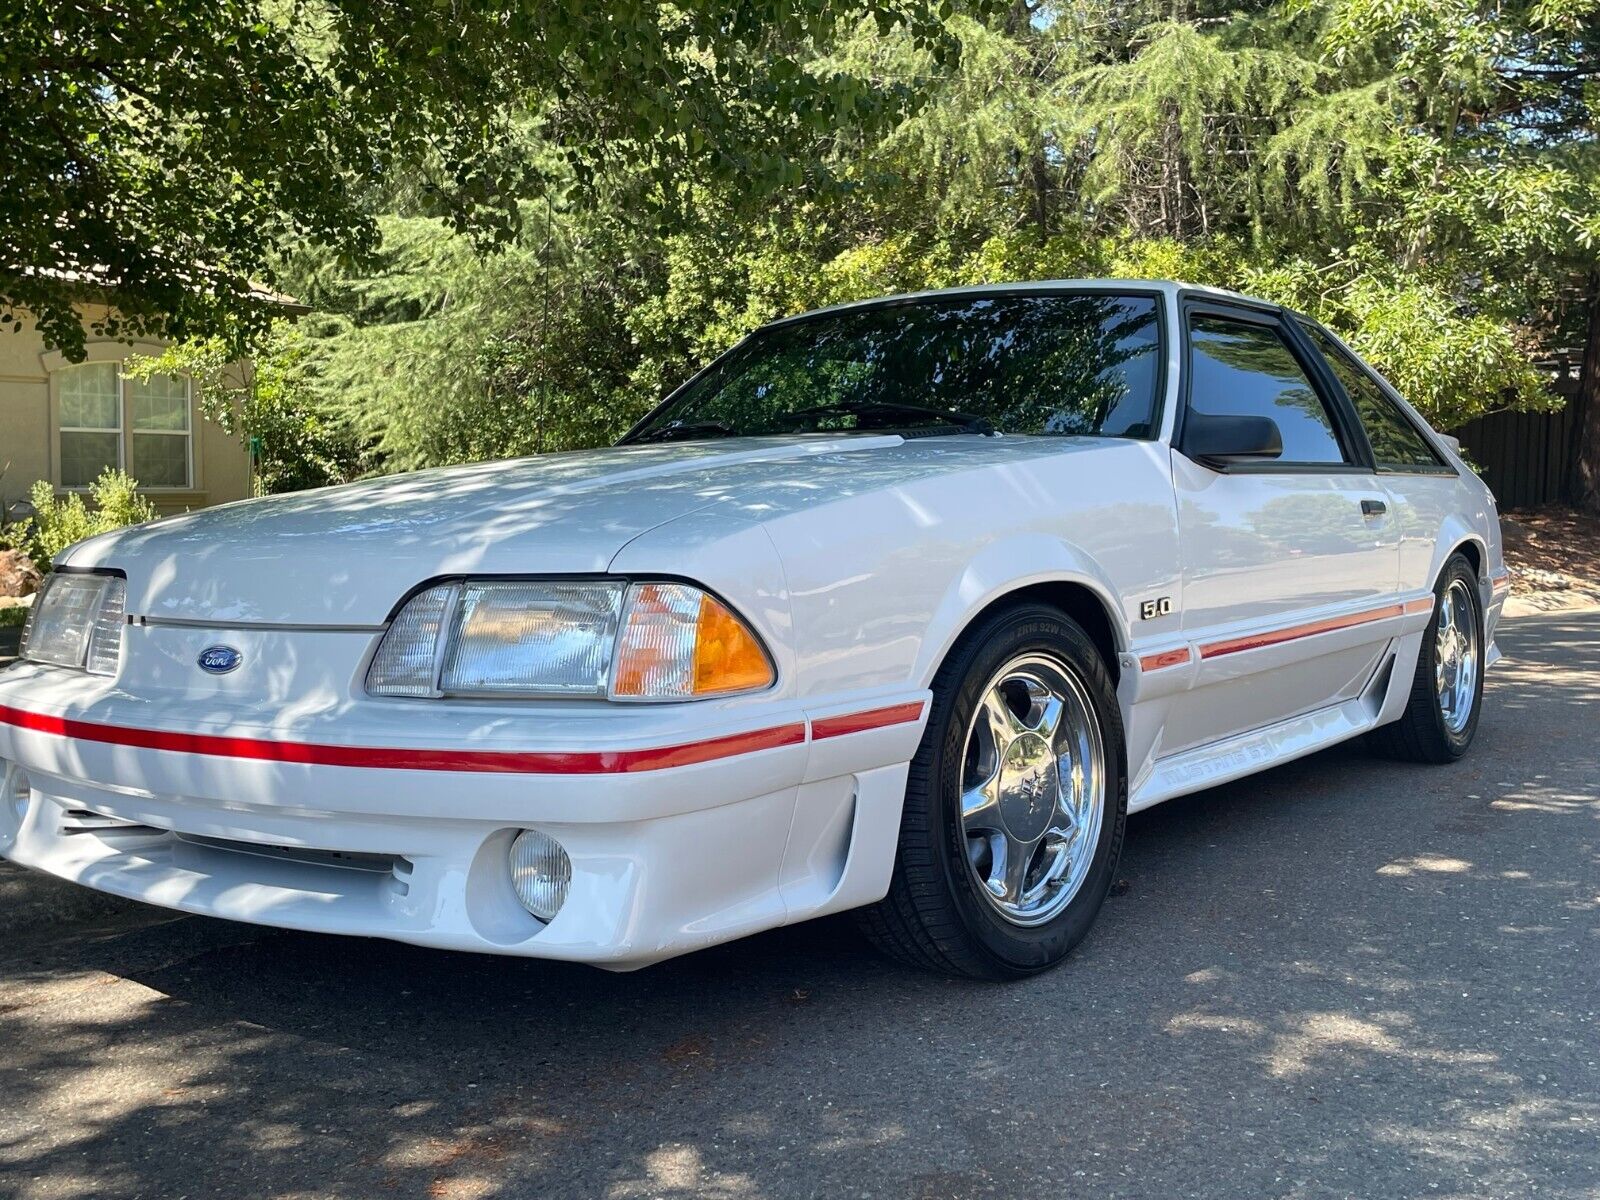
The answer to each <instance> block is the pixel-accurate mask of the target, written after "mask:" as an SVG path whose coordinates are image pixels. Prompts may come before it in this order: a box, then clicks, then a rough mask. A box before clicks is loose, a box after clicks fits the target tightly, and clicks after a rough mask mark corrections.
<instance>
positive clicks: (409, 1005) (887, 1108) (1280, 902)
mask: <svg viewBox="0 0 1600 1200" xmlns="http://www.w3.org/2000/svg"><path fill="white" fill-rule="evenodd" d="M1503 643H1504V645H1505V648H1506V650H1507V652H1508V654H1510V655H1512V656H1513V659H1514V661H1508V662H1506V663H1505V664H1503V665H1502V666H1501V667H1499V668H1497V669H1496V671H1495V672H1494V673H1492V675H1491V680H1492V683H1491V686H1490V691H1489V696H1488V701H1487V709H1486V713H1485V717H1484V720H1483V724H1482V726H1481V728H1480V730H1479V740H1478V744H1477V746H1476V747H1475V749H1474V750H1473V752H1472V754H1471V755H1470V756H1469V757H1468V758H1467V760H1466V761H1465V762H1463V763H1461V764H1458V765H1456V766H1454V767H1450V768H1419V767H1402V766H1395V765H1393V764H1388V763H1383V762H1379V761H1375V760H1373V759H1370V758H1368V757H1366V756H1365V754H1364V753H1363V752H1362V751H1361V750H1360V749H1359V748H1341V749H1339V750H1336V751H1332V752H1329V753H1326V754H1322V755H1319V756H1317V757H1315V758H1312V759H1308V760H1305V761H1303V762H1301V763H1297V764H1293V765H1290V766H1288V767H1284V768H1281V769H1279V770H1276V771H1273V772H1271V773H1270V774H1268V775H1265V776H1261V777H1257V778H1256V779H1253V780H1248V781H1245V782H1243V783H1239V784H1233V785H1230V786H1228V787H1225V788H1219V789H1216V790H1214V791H1211V792H1207V793H1205V794H1203V795H1200V796H1195V797H1192V798H1189V799H1186V800H1179V801H1175V802H1173V803H1171V804H1168V805H1165V806H1163V807H1162V808H1159V809H1156V810H1154V811H1152V812H1150V813H1147V814H1144V815H1142V816H1139V817H1136V818H1134V819H1133V821H1132V828H1131V831H1130V836H1129V839H1128V847H1127V851H1126V856H1125V858H1124V860H1123V867H1122V871H1121V874H1122V876H1123V877H1124V880H1125V885H1119V889H1118V890H1119V892H1121V894H1120V895H1118V896H1116V897H1114V898H1113V899H1112V900H1110V901H1109V902H1108V904H1107V907H1106V910H1105V912H1104V914H1103V916H1102V918H1101V921H1100V923H1099V925H1098V927H1097V929H1096V931H1095V932H1094V933H1093V934H1092V935H1091V936H1090V938H1089V940H1088V941H1087V942H1086V943H1085V944H1084V945H1083V946H1082V947H1081V948H1080V950H1079V952H1078V953H1077V954H1076V956H1075V957H1074V958H1073V960H1072V961H1071V962H1070V963H1069V964H1068V965H1067V966H1066V968H1064V969H1062V970H1059V971H1056V972H1054V973H1052V974H1049V975H1047V976H1045V977H1042V978H1039V979H1034V980H1031V981H1028V982H1026V983H1022V984H1013V985H1010V986H982V985H975V984H971V983H957V982H950V981H947V980H944V979H939V978H935V977H931V976H926V975H921V974H917V973H914V972H910V971H907V970H903V969H901V968H899V967H896V966H893V965H890V964H887V963H885V962H882V961H880V960H879V959H877V958H876V957H875V956H874V955H873V954H872V952H871V951H869V950H868V949H866V948H865V947H864V946H863V945H862V944H861V943H860V942H859V941H858V940H857V938H856V936H855V934H854V932H853V930H852V927H851V926H850V924H849V923H848V922H847V921H829V922H822V923H817V924H813V925H809V926H800V927H797V928H794V929H790V930H784V931H780V932H777V933H774V934H770V935H766V936H763V937H759V938H755V939H751V940H749V941H746V942H742V943H738V944H735V945H732V946H727V947H723V948H720V949H717V950H713V951H709V952H706V953H702V954H699V955H695V956H691V957H689V958H686V959H680V960H678V961H676V962H672V963H668V964H664V965H662V966H659V967H656V968H653V969H651V970H648V971H645V972H642V973H639V974H635V975H625V976H617V975H607V974H603V973H601V972H598V971H592V970H589V969H585V968H577V967H567V966H562V965H554V964H541V963H535V962H523V961H517V960H511V959H491V958H477V957H471V956H461V955H452V954H445V953H438V952H430V951H423V950H416V949H409V948H406V947H403V946H399V945H389V944H386V943H380V942H363V941H351V940H340V939H334V938H327V937H316V936H310V935H300V934H288V933H277V932H272V931H266V930H258V929H252V928H248V927H245V926H238V925H229V924H225V923H222V922H218V921H209V920H203V919H197V918H183V919H171V918H169V917H165V916H162V915H160V914H154V913H152V912H150V911H149V910H144V909H139V908H135V907H132V906H127V905H123V904H121V903H120V902H107V904H106V905H104V906H102V907H101V908H100V909H99V910H90V911H89V912H87V913H85V914H82V915H80V916H79V917H78V918H76V919H75V920H74V921H73V922H71V923H67V924H58V925H55V926H52V927H49V928H43V927H41V926H40V924H39V921H38V918H37V911H36V910H33V909H30V908H29V907H28V905H27V904H26V903H25V902H24V901H25V898H22V899H19V898H18V897H19V896H20V895H21V893H19V892H17V891H16V889H17V888H18V887H20V886H21V885H20V884H18V883H17V880H16V879H15V877H14V876H13V877H9V883H8V886H9V887H11V888H12V898H13V901H14V903H13V904H12V905H11V906H10V907H9V908H8V909H7V910H6V911H7V912H9V913H10V916H9V917H6V916H0V936H3V937H4V943H3V944H0V1196H6V1197H18V1198H19V1200H34V1198H37V1197H69V1196H70V1197H89V1196H93V1197H122V1196H152V1197H153V1196H161V1197H178V1196H224V1197H241V1198H243V1197H249V1198H251V1200H262V1198H265V1197H284V1198H294V1200H304V1198H310V1197H323V1196H363V1197H365V1196H376V1197H387V1196H402V1197H405V1196H418V1197H422V1196H429V1197H509V1196H540V1197H567V1196H574V1197H587V1196H597V1197H614V1198H617V1200H623V1198H629V1197H647V1196H672V1197H677V1196H710V1197H715V1198H718V1200H739V1198H743V1197H787V1196H805V1197H809V1196H817V1197H830V1198H833V1197H865V1196H872V1197H961V1196H987V1195H995V1196H1008V1197H1009V1196H1024V1195H1026V1196H1032V1197H1051V1198H1057V1197H1075V1196H1094V1197H1110V1196H1119V1197H1131V1196H1140V1197H1159V1198H1162V1200H1168V1198H1172V1197H1182V1196H1206V1197H1211V1196H1219V1197H1220V1196H1229V1197H1231V1196H1242V1197H1279V1196H1282V1197H1323V1196H1330V1197H1331V1196H1350V1197H1363V1198H1366V1197H1402V1196H1460V1197H1468V1196H1470V1197H1530V1196H1541V1197H1573V1198H1575V1197H1594V1196H1596V1195H1597V1194H1600V1028H1597V1022H1596V1009H1597V1007H1600V614H1597V613H1589V614H1584V615H1581V616H1580V615H1568V616H1557V617H1543V618H1535V619H1523V620H1521V621H1519V622H1518V623H1517V624H1516V626H1515V627H1514V628H1513V629H1510V630H1508V631H1507V632H1506V634H1505V636H1504V638H1503ZM52 886H54V885H52ZM30 913H33V914H34V915H32V916H30ZM86 922H89V923H86ZM93 922H98V923H93Z"/></svg>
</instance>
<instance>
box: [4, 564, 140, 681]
mask: <svg viewBox="0 0 1600 1200" xmlns="http://www.w3.org/2000/svg"><path fill="white" fill-rule="evenodd" d="M127 595H128V585H127V583H126V582H124V581H123V580H122V579H121V578H119V577H117V576H114V575H84V574H78V573H69V572H64V571H53V572H51V573H50V574H49V575H47V576H46V577H45V581H44V586H43V587H42V588H40V589H39V594H38V595H37V596H36V597H34V601H33V610H32V612H30V613H29V614H28V621H27V624H26V625H24V626H23V629H22V657H23V658H24V659H26V660H28V661H29V662H40V663H51V664H53V665H55V666H58V667H77V668H79V669H81V670H85V671H89V672H90V673H92V674H95V675H115V674H116V673H117V659H118V657H119V656H120V655H121V653H122V621H123V609H124V607H125V606H126V604H127Z"/></svg>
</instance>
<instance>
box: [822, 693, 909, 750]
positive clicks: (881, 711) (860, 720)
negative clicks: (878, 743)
mask: <svg viewBox="0 0 1600 1200" xmlns="http://www.w3.org/2000/svg"><path fill="white" fill-rule="evenodd" d="M921 718H922V701H921V700H914V701H912V702H911V703H910V704H891V705H890V706H889V707H888V708H870V709H868V710H867V711H866V712H858V713H846V714H845V715H844V716H842V717H823V718H822V719H821V720H819V721H813V722H811V736H812V737H813V738H814V739H816V740H818V741H820V740H821V739H822V738H833V737H843V736H845V734H848V733H865V732H866V731H867V730H869V729H884V728H886V727H888V726H890V725H908V724H910V723H911V722H912V721H917V720H920V719H921Z"/></svg>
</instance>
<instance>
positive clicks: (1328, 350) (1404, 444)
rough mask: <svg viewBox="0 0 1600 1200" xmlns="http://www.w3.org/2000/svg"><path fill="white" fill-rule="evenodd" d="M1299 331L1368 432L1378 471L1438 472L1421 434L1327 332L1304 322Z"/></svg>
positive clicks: (1436, 460) (1436, 461) (1439, 462)
mask: <svg viewBox="0 0 1600 1200" xmlns="http://www.w3.org/2000/svg"><path fill="white" fill-rule="evenodd" d="M1300 327H1301V329H1303V330H1305V333H1306V336H1307V337H1309V338H1310V339H1311V342H1312V344H1313V345H1315V346H1316V347H1317V349H1318V350H1319V351H1321V353H1322V357H1323V359H1324V360H1325V361H1326V362H1327V364H1328V369H1329V370H1330V371H1332V372H1333V374H1334V376H1335V377H1336V378H1337V379H1338V380H1339V383H1340V384H1341V385H1342V386H1343V388H1344V390H1345V394H1346V395H1347V396H1349V397H1350V403H1351V404H1352V405H1353V406H1354V408H1355V410H1356V415H1357V416H1358V417H1359V418H1360V419H1361V427H1362V428H1363V429H1365V430H1366V431H1367V441H1369V442H1371V443H1372V457H1373V460H1374V461H1375V462H1376V463H1377V466H1378V469H1379V470H1380V471H1414V470H1419V469H1420V470H1437V469H1439V468H1441V467H1444V466H1445V463H1444V460H1443V459H1441V458H1440V457H1439V456H1438V454H1436V453H1435V452H1434V449H1433V446H1432V445H1431V444H1429V442H1428V439H1427V438H1426V437H1424V436H1423V434H1422V431H1421V430H1419V429H1418V428H1417V427H1416V426H1415V425H1413V424H1412V423H1411V419H1410V418H1409V417H1407V416H1406V414H1405V413H1404V412H1402V411H1401V409H1400V406H1399V405H1397V404H1396V403H1395V402H1394V401H1393V400H1391V399H1390V398H1389V397H1388V396H1387V395H1385V394H1384V391H1383V389H1382V388H1381V387H1379V386H1378V382H1377V380H1375V379H1373V377H1372V376H1371V375H1370V374H1369V373H1368V372H1367V368H1366V367H1365V366H1363V365H1362V364H1361V363H1360V362H1359V361H1358V360H1357V359H1356V358H1355V357H1354V356H1353V355H1351V354H1350V352H1349V351H1347V350H1346V349H1345V348H1344V347H1343V346H1341V345H1339V343H1338V342H1336V341H1335V340H1334V339H1333V337H1332V336H1331V335H1330V334H1329V333H1328V331H1327V330H1325V329H1323V328H1321V327H1320V326H1317V325H1310V324H1307V323H1305V322H1301V325H1300Z"/></svg>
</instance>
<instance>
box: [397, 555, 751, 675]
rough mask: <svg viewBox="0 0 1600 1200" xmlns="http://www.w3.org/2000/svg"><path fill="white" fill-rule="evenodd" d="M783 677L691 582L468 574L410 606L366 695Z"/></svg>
mask: <svg viewBox="0 0 1600 1200" xmlns="http://www.w3.org/2000/svg"><path fill="white" fill-rule="evenodd" d="M774 678H775V675H774V673H773V669H772V660H771V659H770V658H769V657H768V656H767V652H766V649H765V648H764V647H763V646H762V644H761V642H760V640H759V639H758V638H757V637H756V635H755V634H754V633H753V632H752V631H751V629H750V627H749V626H748V625H746V624H745V623H744V621H742V620H741V619H740V618H739V617H738V616H737V615H736V614H735V613H733V612H732V611H731V610H730V609H729V608H728V607H727V605H725V604H723V603H722V602H721V601H720V600H718V599H717V598H716V597H715V596H712V595H710V594H708V593H707V592H704V591H702V590H701V589H699V588H697V587H691V586H690V585H688V584H684V583H628V582H626V581H624V580H597V581H559V580H550V581H546V582H538V581H523V580H509V579H468V580H465V581H463V582H460V583H445V584H440V585H439V586H437V587H431V588H428V589H427V590H426V591H423V592H419V593H418V594H417V595H416V596H413V597H412V598H411V600H410V601H408V602H407V603H406V605H405V607H404V608H402V609H401V610H400V612H399V614H398V615H397V616H396V617H395V619H394V621H393V622H392V623H391V624H390V626H389V630H388V632H387V633H385V634H384V635H383V641H382V642H381V643H380V644H379V646H378V652H377V654H376V655H375V656H374V657H373V660H372V665H371V667H369V668H368V670H367V690H368V691H369V692H371V693H372V694H373V695H377V696H429V697H439V696H525V697H534V696H587V697H597V698H598V697H609V698H610V699H613V700H693V699H698V698H700V697H705V696H727V695H732V694H734V693H737V692H752V691H760V690H761V689H762V688H766V687H770V686H771V685H772V682H773V680H774Z"/></svg>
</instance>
